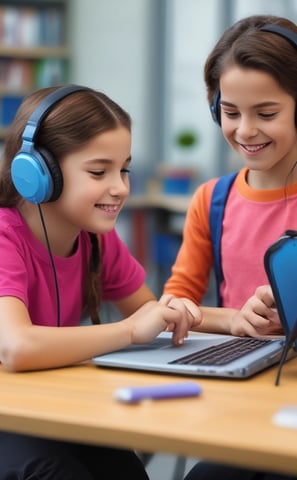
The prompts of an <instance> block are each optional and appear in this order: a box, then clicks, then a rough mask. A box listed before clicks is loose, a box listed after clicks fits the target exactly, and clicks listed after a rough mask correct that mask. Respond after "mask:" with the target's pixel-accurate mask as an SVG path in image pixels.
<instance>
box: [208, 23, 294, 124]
mask: <svg viewBox="0 0 297 480" xmlns="http://www.w3.org/2000/svg"><path fill="white" fill-rule="evenodd" d="M259 30H260V31H263V32H269V33H274V34H275V35H279V36H280V37H283V38H284V39H285V40H287V41H288V42H289V43H290V44H291V45H292V46H293V47H295V48H296V49H297V34H296V33H295V32H292V30H289V29H288V28H285V27H281V26H279V25H273V24H267V25H263V27H260V29H259ZM220 99H221V92H220V90H219V89H218V90H217V91H216V92H215V94H214V97H213V100H212V104H211V105H210V112H211V116H212V118H213V120H214V122H215V123H217V124H218V125H219V126H221V104H220ZM296 124H297V120H296Z"/></svg>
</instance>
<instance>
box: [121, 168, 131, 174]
mask: <svg viewBox="0 0 297 480" xmlns="http://www.w3.org/2000/svg"><path fill="white" fill-rule="evenodd" d="M121 173H127V174H128V173H130V170H129V168H122V170H121Z"/></svg>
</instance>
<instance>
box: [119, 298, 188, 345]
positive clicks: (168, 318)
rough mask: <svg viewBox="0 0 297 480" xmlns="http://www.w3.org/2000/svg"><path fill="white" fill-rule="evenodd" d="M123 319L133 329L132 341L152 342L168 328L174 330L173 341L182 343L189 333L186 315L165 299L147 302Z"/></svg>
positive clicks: (177, 343)
mask: <svg viewBox="0 0 297 480" xmlns="http://www.w3.org/2000/svg"><path fill="white" fill-rule="evenodd" d="M123 321H124V322H126V323H127V324H128V325H129V328H130V329H131V343H147V342H150V341H152V340H153V339H154V338H155V337H156V336H157V335H159V333H161V332H163V331H165V330H167V331H173V336H172V341H173V343H174V344H176V345H180V344H181V343H183V341H184V338H185V337H186V336H187V334H188V321H187V318H186V316H185V315H182V314H181V312H180V311H179V310H177V309H174V308H171V307H169V306H167V305H166V303H165V301H164V300H163V299H160V301H159V302H156V301H150V302H147V303H146V304H144V305H143V306H142V307H141V308H139V309H138V310H137V311H136V312H134V313H133V315H130V317H128V318H126V319H125V320H123ZM168 327H169V328H168Z"/></svg>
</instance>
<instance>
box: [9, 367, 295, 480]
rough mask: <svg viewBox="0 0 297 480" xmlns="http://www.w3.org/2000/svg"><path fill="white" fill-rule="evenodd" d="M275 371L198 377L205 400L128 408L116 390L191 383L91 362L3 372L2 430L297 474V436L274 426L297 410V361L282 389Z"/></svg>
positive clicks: (284, 376) (285, 376)
mask: <svg viewBox="0 0 297 480" xmlns="http://www.w3.org/2000/svg"><path fill="white" fill-rule="evenodd" d="M275 373H276V372H275V369H270V370H268V371H266V372H264V373H263V374H260V375H257V376H255V377H254V378H252V379H249V380H242V381H235V380H234V381H232V380H231V381H230V380H213V379H197V382H198V383H199V384H201V385H202V387H203V395H202V396H201V397H197V398H188V399H174V400H160V401H144V402H142V403H140V404H138V405H125V404H121V403H118V402H116V401H115V400H113V393H114V390H115V389H116V388H118V387H121V386H127V385H148V384H155V383H156V384H157V383H170V382H175V381H178V380H181V381H182V380H184V378H182V377H177V376H174V377H170V376H166V375H165V376H164V375H157V374H144V373H143V374H142V373H134V372H130V373H129V372H120V371H115V370H105V369H99V368H96V367H95V366H93V365H90V364H86V365H81V366H77V367H72V368H63V369H59V370H52V371H45V372H32V373H17V374H12V373H7V372H4V371H3V370H2V369H1V367H0V385H1V389H0V429H3V430H10V431H16V432H24V433H28V434H36V435H40V436H46V437H49V438H62V439H70V440H71V439H72V440H78V441H81V442H90V443H96V444H104V445H114V446H118V447H131V448H135V449H140V450H144V451H149V452H150V451H155V452H171V453H175V454H178V455H185V456H191V457H198V458H204V459H210V460H215V461H220V462H228V463H231V464H234V465H242V466H250V467H253V468H263V469H272V470H275V471H282V472H287V473H294V474H296V475H297V430H290V429H286V428H281V427H277V426H275V425H273V423H272V416H273V414H274V413H275V412H276V411H277V410H278V409H279V408H280V407H282V406H283V405H286V404H291V403H295V404H297V359H294V360H291V361H290V362H288V363H287V364H286V365H285V367H284V370H283V374H282V378H281V385H280V386H279V387H275V386H274V379H275Z"/></svg>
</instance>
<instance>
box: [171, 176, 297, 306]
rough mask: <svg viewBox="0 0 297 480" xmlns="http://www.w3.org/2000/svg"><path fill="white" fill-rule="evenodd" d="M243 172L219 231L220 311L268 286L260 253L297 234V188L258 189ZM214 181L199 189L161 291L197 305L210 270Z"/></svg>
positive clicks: (229, 201)
mask: <svg viewBox="0 0 297 480" xmlns="http://www.w3.org/2000/svg"><path fill="white" fill-rule="evenodd" d="M246 175H247V170H246V169H245V168H244V169H242V170H241V171H240V172H239V174H238V176H237V177H236V180H235V182H234V184H233V186H232V188H231V191H230V194H229V197H228V201H227V204H226V208H225V211H224V219H223V230H222V244H221V247H222V250H221V253H222V267H223V273H224V281H223V283H222V285H221V295H222V300H223V306H224V307H233V308H238V309H239V308H241V307H242V306H243V305H244V303H245V302H246V301H247V300H248V298H249V297H251V296H252V295H253V294H254V293H255V290H256V288H257V287H259V286H260V285H266V284H268V279H267V276H266V273H265V269H264V253H265V251H266V249H267V248H268V247H269V245H271V244H272V243H273V242H275V241H276V240H277V239H278V238H279V236H280V235H282V234H283V233H284V232H285V230H297V213H296V212H297V183H295V184H290V185H288V186H286V187H285V186H284V187H283V188H278V189H275V190H256V189H254V188H251V187H250V186H249V185H248V183H247V181H246ZM216 181H217V179H212V180H209V181H208V182H206V183H204V184H202V185H201V186H200V187H198V189H197V191H196V192H195V193H194V195H193V198H192V201H191V204H190V207H189V210H188V212H187V217H186V222H185V227H184V232H183V242H182V245H181V248H180V250H179V252H178V255H177V258H176V261H175V263H174V265H173V267H172V275H171V277H170V278H169V279H168V281H167V283H166V285H165V288H164V291H165V293H171V294H173V295H176V296H177V297H187V298H190V299H191V300H193V301H194V302H197V303H200V302H201V301H202V300H203V296H204V294H205V292H206V290H207V286H208V281H209V274H210V271H211V268H212V267H213V249H212V243H211V235H210V227H209V205H210V199H211V195H212V192H213V187H214V185H215V183H216Z"/></svg>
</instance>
